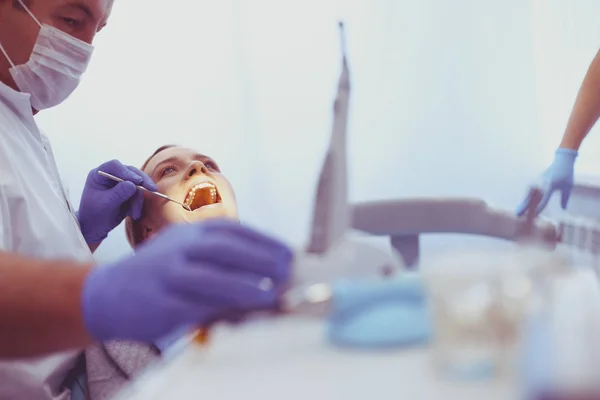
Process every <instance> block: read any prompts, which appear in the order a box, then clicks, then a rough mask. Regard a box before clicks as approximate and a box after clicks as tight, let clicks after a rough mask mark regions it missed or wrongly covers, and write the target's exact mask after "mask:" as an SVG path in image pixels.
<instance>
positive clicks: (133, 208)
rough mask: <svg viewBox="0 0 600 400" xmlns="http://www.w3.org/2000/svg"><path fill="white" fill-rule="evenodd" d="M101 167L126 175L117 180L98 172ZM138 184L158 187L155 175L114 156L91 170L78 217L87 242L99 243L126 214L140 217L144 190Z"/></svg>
mask: <svg viewBox="0 0 600 400" xmlns="http://www.w3.org/2000/svg"><path fill="white" fill-rule="evenodd" d="M98 170H101V171H104V172H107V173H109V174H111V175H114V176H117V177H119V178H121V179H124V180H125V181H126V182H120V183H117V182H115V181H113V180H111V179H108V178H106V177H104V176H102V175H99V174H98ZM135 185H141V186H144V187H145V188H146V189H149V190H152V191H156V190H157V187H156V185H155V184H154V182H152V179H150V177H149V176H148V175H146V174H145V173H143V172H142V171H140V170H139V169H137V168H135V167H131V166H125V165H123V164H121V163H120V162H119V161H117V160H112V161H109V162H106V163H104V164H102V165H100V166H99V167H98V168H95V169H93V170H91V171H90V173H89V174H88V177H87V180H86V182H85V187H84V189H83V195H82V196H81V202H80V203H79V211H78V212H77V218H78V219H79V225H80V226H81V232H82V233H83V237H84V238H85V241H86V242H87V243H90V244H91V243H100V242H101V241H102V240H104V239H105V238H106V236H108V233H109V232H110V231H112V230H113V229H114V228H115V227H117V226H118V225H119V224H120V223H121V222H122V221H123V219H124V218H125V217H127V216H129V217H131V218H133V219H138V218H140V217H141V215H142V207H143V206H144V194H143V193H142V192H141V191H140V190H137V188H136V187H135Z"/></svg>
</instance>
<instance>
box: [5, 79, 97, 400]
mask: <svg viewBox="0 0 600 400" xmlns="http://www.w3.org/2000/svg"><path fill="white" fill-rule="evenodd" d="M0 251H5V252H14V253H18V254H20V255H23V256H30V257H35V258H40V259H58V258H62V259H76V260H80V261H91V260H92V255H91V253H90V250H89V248H88V246H87V244H86V243H85V240H84V239H83V236H82V235H81V232H80V230H79V226H78V223H77V219H76V217H75V214H74V210H73V208H72V206H71V205H70V204H69V202H68V199H67V196H66V195H65V191H64V188H63V185H62V183H61V180H60V177H59V174H58V169H57V167H56V162H55V160H54V156H53V154H52V149H51V147H50V143H49V142H48V138H47V137H46V136H45V135H44V134H42V133H41V132H40V130H39V129H38V127H37V124H36V123H35V121H34V118H33V113H32V110H31V103H30V95H29V94H25V93H21V92H17V91H15V90H13V89H11V88H9V87H8V86H6V85H4V84H3V83H1V82H0ZM77 354H78V352H76V351H73V352H67V353H61V354H56V355H53V356H50V357H44V358H39V359H35V360H24V361H15V362H0V400H5V399H16V400H18V399H27V400H42V399H43V400H46V399H61V400H62V399H68V398H69V393H68V392H66V393H62V394H61V393H59V392H58V389H59V386H60V384H61V383H62V381H63V380H64V378H65V376H66V374H67V373H68V371H69V370H70V369H71V367H72V366H73V364H74V362H75V359H76V356H77Z"/></svg>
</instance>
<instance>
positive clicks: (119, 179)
mask: <svg viewBox="0 0 600 400" xmlns="http://www.w3.org/2000/svg"><path fill="white" fill-rule="evenodd" d="M98 174H99V175H102V176H103V177H105V178H108V179H112V180H113V181H115V182H124V181H125V180H124V179H121V178H119V177H116V176H114V175H111V174H108V173H106V172H104V171H98ZM135 187H137V188H138V189H140V190H143V191H144V192H147V193H150V194H153V195H155V196H158V197H160V198H161V199H165V200H169V201H172V202H173V203H177V204H179V205H180V206H181V207H183V208H185V209H186V210H188V211H192V209H191V208H190V206H188V205H187V204H185V203H182V202H180V201H177V200H175V199H172V198H170V197H169V196H167V195H164V194H162V193H159V192H153V191H151V190H148V189H146V188H145V187H143V186H140V185H135Z"/></svg>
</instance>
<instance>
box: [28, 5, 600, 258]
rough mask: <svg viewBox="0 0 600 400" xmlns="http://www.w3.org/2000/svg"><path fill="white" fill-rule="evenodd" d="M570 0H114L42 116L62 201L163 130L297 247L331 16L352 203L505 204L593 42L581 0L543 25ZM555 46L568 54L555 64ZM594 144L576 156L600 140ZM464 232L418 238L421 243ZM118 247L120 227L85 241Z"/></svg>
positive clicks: (317, 139) (545, 151)
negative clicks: (88, 61)
mask: <svg viewBox="0 0 600 400" xmlns="http://www.w3.org/2000/svg"><path fill="white" fill-rule="evenodd" d="M571 3H573V2H572V1H569V0H560V1H559V0H553V1H546V0H531V2H527V1H525V0H506V1H503V2H491V1H485V2H482V1H480V0H456V1H452V2H449V1H447V0H429V1H417V0H410V1H409V0H370V1H364V0H362V1H359V0H345V1H342V0H339V1H334V0H305V1H301V2H300V1H294V2H292V1H281V0H253V1H252V2H249V1H241V0H238V1H236V0H222V1H218V2H215V1H207V0H198V1H195V2H179V1H178V2H171V3H169V4H168V5H167V4H166V3H165V2H159V1H145V0H127V1H125V0H118V1H116V3H115V7H114V10H113V15H112V18H111V20H110V21H109V25H108V26H107V28H106V30H105V31H104V32H102V33H101V34H100V35H99V36H98V38H97V41H96V43H95V45H96V47H97V49H96V53H95V56H94V59H93V62H92V65H91V67H90V69H89V71H88V73H87V75H86V76H85V80H84V82H83V84H82V85H81V87H80V89H79V90H78V92H77V93H76V94H75V95H74V96H73V97H72V98H71V99H69V100H68V101H67V102H66V103H65V104H64V105H62V106H60V107H58V108H56V109H54V110H51V111H47V112H45V113H43V114H42V115H40V117H39V121H40V124H41V126H42V128H43V129H44V130H45V131H46V133H47V134H48V136H50V138H51V140H52V141H53V143H54V147H55V152H56V154H57V157H58V160H59V164H60V165H59V166H60V168H61V171H62V173H63V177H64V179H65V181H66V182H67V183H68V184H69V185H70V187H71V191H72V197H73V199H74V201H78V198H79V195H80V193H81V190H82V188H83V183H84V180H85V176H86V174H87V171H88V170H90V169H91V168H94V167H95V166H97V165H98V164H100V163H102V162H103V161H105V160H108V159H112V158H118V159H120V160H121V161H123V162H125V163H129V164H133V165H139V164H141V163H142V162H143V160H144V159H145V158H146V157H147V156H148V155H149V154H150V153H151V152H152V151H153V150H154V149H155V148H156V147H158V146H160V145H162V144H167V143H178V144H184V145H188V146H191V147H194V148H197V149H198V150H199V151H202V152H206V153H208V154H210V155H212V156H214V157H215V158H216V159H217V160H218V161H219V162H220V164H222V167H223V170H224V171H225V173H226V174H227V176H228V177H229V178H230V179H231V180H232V182H233V184H234V186H235V188H236V191H237V194H238V197H239V202H240V206H241V213H242V217H243V218H244V219H245V220H246V221H247V222H249V223H250V224H252V225H255V226H258V227H259V228H261V229H263V230H266V231H267V232H271V233H274V234H277V235H279V236H281V237H282V238H284V239H286V240H288V241H290V242H291V243H294V244H296V245H300V244H302V243H303V241H304V238H305V235H306V229H307V226H308V222H309V216H310V212H311V207H312V205H311V202H312V197H313V190H314V184H315V179H316V174H317V171H318V168H319V167H320V164H321V157H322V155H323V150H324V146H325V145H326V142H327V138H328V135H329V131H330V125H331V106H332V99H333V96H334V91H335V86H336V83H337V77H338V73H339V68H340V62H339V51H338V48H339V42H338V35H337V33H338V32H337V26H336V22H337V20H338V19H340V18H343V19H344V21H345V22H346V26H347V33H348V48H349V56H350V67H351V70H352V71H351V72H352V83H353V93H352V104H351V121H350V126H349V130H350V131H349V135H350V148H349V162H350V174H351V175H350V178H351V188H350V192H351V197H352V199H353V200H366V199H381V198H391V197H407V196H416V195H435V196H438V195H455V196H477V197H482V198H484V199H486V200H488V201H489V202H491V203H492V204H494V205H497V206H499V207H503V208H507V209H513V208H514V207H515V206H516V205H517V203H518V202H519V200H520V197H521V195H522V191H523V189H524V187H525V185H526V184H527V183H528V182H529V180H531V179H532V178H534V177H535V175H537V173H539V172H540V171H541V169H542V168H543V167H544V166H545V164H546V163H547V162H549V161H550V160H551V157H552V152H553V149H554V147H556V145H557V144H558V137H559V136H560V133H561V130H562V129H563V127H564V123H565V118H564V116H565V115H568V112H569V109H570V103H572V100H573V98H574V97H573V96H574V93H576V90H577V88H578V85H579V83H580V80H581V78H582V71H584V70H585V69H586V68H587V64H589V61H590V60H591V57H592V56H593V52H594V50H595V49H597V48H598V36H597V32H598V31H597V29H598V28H592V25H594V24H593V23H595V22H596V21H595V20H594V18H593V16H594V15H595V16H597V15H600V13H599V12H598V11H600V10H599V8H600V6H598V5H596V4H595V3H594V2H593V1H592V0H589V1H578V2H577V3H578V4H579V5H580V7H579V8H578V9H577V10H576V11H577V15H574V14H573V13H571V14H565V16H564V18H566V19H567V20H568V21H569V24H570V25H568V29H567V28H565V32H569V36H568V40H567V39H565V41H564V42H561V46H556V47H554V46H552V43H553V42H554V40H556V39H555V38H556V36H557V35H558V31H553V30H552V27H553V25H552V24H553V23H554V22H555V21H556V20H557V19H560V16H561V15H562V14H561V12H562V11H563V10H564V9H565V8H574V6H570V4H571ZM584 4H585V6H584ZM582 15H583V16H585V17H586V19H585V20H583V22H580V21H578V22H577V23H575V22H574V21H575V18H576V17H580V16H582ZM596 25H597V24H596ZM593 29H596V30H595V31H594V30H593ZM549 32H553V34H554V35H553V36H552V35H550V34H549ZM561 32H562V31H561ZM590 32H594V34H595V36H594V35H591V36H587V34H588V33H590ZM583 33H585V35H584V34H583ZM582 38H583V39H585V45H583V44H582V45H581V46H579V47H573V46H572V44H573V43H575V42H577V40H579V39H582ZM577 43H579V42H577ZM559 54H565V56H567V55H569V57H570V58H569V62H563V63H562V64H555V62H557V61H556V60H560V59H561V57H560V55H559ZM563 59H564V58H563ZM563 83H564V86H560V85H561V84H563ZM557 110H559V111H560V112H558V111H557ZM542 128H543V129H542ZM597 136H598V135H597ZM596 143H597V144H596ZM592 144H593V146H591V145H590V146H589V147H588V148H587V149H586V151H588V150H589V151H588V152H587V153H586V154H585V156H584V157H587V158H588V159H590V158H592V153H593V151H592V150H593V149H600V139H598V141H595V143H592ZM584 157H582V159H583V158H584ZM588 164H589V163H588ZM590 165H592V167H591V168H592V169H593V168H596V164H590ZM464 243H466V242H465V240H464V239H463V238H444V239H443V240H442V239H432V240H430V241H428V242H427V243H426V249H433V248H436V249H438V248H443V247H446V248H447V247H451V246H457V245H462V244H464ZM128 251H129V249H128V248H127V245H126V242H125V240H124V236H123V232H122V230H121V229H118V230H117V231H115V232H114V233H113V234H112V235H111V237H110V238H109V240H107V241H106V242H105V243H104V244H103V246H102V247H101V249H100V250H99V252H98V255H99V258H100V259H101V260H110V259H114V258H115V257H116V256H118V255H120V254H124V253H126V252H128Z"/></svg>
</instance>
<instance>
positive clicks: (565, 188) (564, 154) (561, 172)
mask: <svg viewBox="0 0 600 400" xmlns="http://www.w3.org/2000/svg"><path fill="white" fill-rule="evenodd" d="M576 158H577V151H575V150H572V149H566V148H559V149H558V150H556V154H555V156H554V161H553V162H552V164H551V165H550V167H548V169H547V170H546V171H545V172H544V173H543V174H542V177H541V179H542V181H543V183H542V187H541V189H542V191H543V197H542V200H541V201H540V204H538V206H537V208H536V210H535V212H536V215H537V214H539V213H541V212H542V211H543V210H544V208H546V205H547V204H548V201H549V200H550V197H552V193H554V192H555V191H559V192H560V193H561V206H562V208H563V209H565V208H567V204H568V202H569V197H570V196H571V190H572V189H573V176H574V169H575V159H576ZM530 201H531V199H530V198H529V196H527V197H526V198H525V200H523V202H522V203H521V204H520V205H519V206H518V207H517V210H516V213H517V215H518V216H522V215H524V214H525V211H526V210H527V207H528V206H529V203H530Z"/></svg>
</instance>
